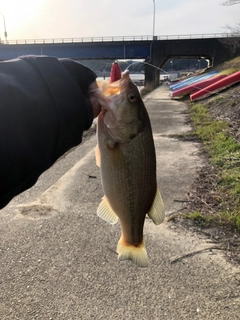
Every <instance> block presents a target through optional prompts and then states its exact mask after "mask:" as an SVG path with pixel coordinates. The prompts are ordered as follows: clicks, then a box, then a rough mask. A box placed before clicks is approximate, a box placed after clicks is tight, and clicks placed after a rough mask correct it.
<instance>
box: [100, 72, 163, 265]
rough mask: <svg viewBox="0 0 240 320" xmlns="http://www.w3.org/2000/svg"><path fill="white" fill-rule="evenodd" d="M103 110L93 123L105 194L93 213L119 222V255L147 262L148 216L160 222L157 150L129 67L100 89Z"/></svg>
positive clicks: (123, 258) (121, 257)
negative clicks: (145, 237) (146, 226)
mask: <svg viewBox="0 0 240 320" xmlns="http://www.w3.org/2000/svg"><path fill="white" fill-rule="evenodd" d="M102 97H103V98H102V99H100V100H99V103H100V104H101V106H102V110H101V112H100V114H99V116H98V122H97V147H96V164H97V165H98V166H99V167H100V175H101V182H102V188H103V192H104V196H103V198H102V201H101V202H100V204H99V206H98V209H97V215H98V216H99V217H100V218H102V219H103V220H105V221H107V222H109V223H111V224H115V223H117V222H118V220H119V221H120V225H121V237H120V240H119V241H118V244H117V250H116V251H117V253H118V259H119V260H120V261H124V260H131V261H132V262H133V263H134V264H135V265H136V266H138V267H147V266H148V256H147V251H146V246H145V241H144V239H143V229H144V223H145V218H146V215H148V216H149V218H150V219H152V221H153V222H154V223H155V224H156V225H158V224H160V223H162V222H163V221H164V204H163V200H162V196H161V193H160V191H159V188H158V186H157V177H156V153H155V146H154V140H153V134H152V128H151V123H150V119H149V115H148V112H147V110H146V107H145V105H144V103H143V100H142V98H141V96H140V93H139V90H138V88H137V86H136V85H135V84H134V83H133V82H132V80H131V79H130V76H129V71H125V72H123V73H122V75H121V79H120V80H118V81H116V82H113V83H110V84H105V85H103V87H102Z"/></svg>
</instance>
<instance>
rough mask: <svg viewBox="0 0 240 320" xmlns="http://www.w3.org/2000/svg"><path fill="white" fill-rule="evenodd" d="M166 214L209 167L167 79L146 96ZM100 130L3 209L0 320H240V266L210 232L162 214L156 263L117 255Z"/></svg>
mask: <svg viewBox="0 0 240 320" xmlns="http://www.w3.org/2000/svg"><path fill="white" fill-rule="evenodd" d="M145 104H146V106H147V109H148V111H149V114H150V118H151V121H152V127H153V131H154V139H155V144H156V151H157V162H158V183H159V186H160V190H161V192H162V196H163V200H164V202H165V207H166V213H167V215H169V214H171V213H173V212H176V211H177V210H180V209H181V203H180V202H176V201H174V200H177V199H184V198H185V197H186V193H187V192H188V191H189V190H190V188H191V184H192V182H193V181H194V176H195V174H196V171H197V170H198V169H199V168H200V167H201V159H200V158H199V157H198V145H197V144H196V143H193V142H188V141H181V140H180V139H178V138H177V135H178V134H181V133H184V132H187V131H188V130H189V129H190V128H189V127H188V125H186V123H185V114H184V111H185V110H186V106H185V104H183V103H181V102H177V101H171V100H170V99H169V97H168V88H167V87H166V86H162V87H160V88H158V89H156V90H155V91H154V92H152V93H151V94H149V95H148V96H147V97H146V98H145ZM95 145H96V137H95V136H91V137H90V138H87V139H86V141H85V142H84V144H82V145H81V146H79V147H77V148H75V149H74V150H73V151H72V152H69V153H68V154H67V155H66V156H65V157H63V158H62V159H61V160H60V161H58V162H57V163H56V164H55V165H54V166H53V167H52V168H51V169H50V170H48V171H47V172H46V173H44V174H43V175H42V176H41V178H40V179H39V181H38V183H37V184H36V185H35V186H34V187H33V188H32V189H31V190H29V191H27V192H25V193H23V194H22V195H20V196H18V197H16V198H15V199H14V200H13V201H12V202H11V203H10V204H9V205H8V206H7V207H6V208H5V209H4V210H2V211H0V319H1V320H6V319H9V320H13V319H21V320H33V319H46V320H47V319H54V320H55V319H56V320H57V319H64V320H70V319H76V320H77V319H84V320H88V319H97V320H98V319H104V320H106V319H108V320H110V319H117V320H145V319H146V320H149V319H151V320H155V319H156V320H159V319H166V320H180V319H188V320H194V319H198V320H199V319H201V320H207V319H208V320H215V319H216V320H226V319H231V320H234V319H239V310H240V288H239V270H237V269H236V268H234V267H233V266H232V265H231V264H229V263H227V262H226V261H225V259H224V256H223V255H222V252H221V251H219V250H212V252H210V251H203V252H202V253H201V254H195V255H191V256H186V257H185V258H182V259H180V260H177V258H178V257H181V256H183V255H186V254H188V253H191V252H195V251H197V250H200V249H203V248H207V247H211V246H212V244H211V243H209V242H208V241H207V240H206V239H205V238H204V237H203V236H202V237H200V236H199V235H197V234H194V233H191V231H189V230H185V229H182V228H181V227H176V226H173V225H172V224H171V223H170V222H164V223H163V224H162V225H160V226H155V225H154V224H153V223H152V222H151V221H150V220H147V221H146V224H145V229H144V233H145V239H146V246H147V251H148V256H149V263H150V266H149V268H147V269H139V268H136V267H135V266H134V265H133V264H132V263H131V262H129V261H126V262H119V261H118V260H117V255H116V253H115V250H116V245H117V242H118V239H119V236H120V226H119V224H117V225H114V226H111V225H109V224H107V223H106V222H104V221H102V220H101V219H99V218H98V217H97V215H96V208H97V206H98V204H99V202H100V199H101V197H102V195H103V194H102V189H101V182H100V176H99V169H98V168H97V167H96V165H95V159H94V147H95Z"/></svg>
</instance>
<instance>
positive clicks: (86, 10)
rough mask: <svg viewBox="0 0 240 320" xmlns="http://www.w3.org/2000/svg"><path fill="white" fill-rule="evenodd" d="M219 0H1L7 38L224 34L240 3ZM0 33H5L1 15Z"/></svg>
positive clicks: (239, 11) (236, 18) (238, 15)
mask: <svg viewBox="0 0 240 320" xmlns="http://www.w3.org/2000/svg"><path fill="white" fill-rule="evenodd" d="M222 2H223V0H155V24H154V23H153V20H154V19H153V17H154V1H153V0H120V1H116V0H0V12H1V13H2V14H3V15H4V17H5V24H6V31H7V34H8V40H20V39H52V38H82V37H109V36H146V35H153V29H154V35H156V36H161V35H184V34H212V33H224V32H228V30H227V29H226V28H225V26H226V25H230V26H232V27H234V26H236V24H237V23H239V22H240V4H236V5H233V6H222V5H221V3H222ZM0 37H1V39H2V40H5V37H4V23H3V17H2V16H1V15H0Z"/></svg>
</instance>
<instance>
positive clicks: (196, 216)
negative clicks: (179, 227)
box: [183, 212, 215, 228]
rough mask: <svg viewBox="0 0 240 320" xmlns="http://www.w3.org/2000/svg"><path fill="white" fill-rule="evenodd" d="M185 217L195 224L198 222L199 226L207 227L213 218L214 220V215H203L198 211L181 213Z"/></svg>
mask: <svg viewBox="0 0 240 320" xmlns="http://www.w3.org/2000/svg"><path fill="white" fill-rule="evenodd" d="M183 217H184V218H185V219H190V220H193V221H194V222H195V223H196V224H198V225H199V226H200V227H204V228H206V227H208V226H209V225H210V224H211V222H212V221H213V220H215V217H214V216H204V215H203V214H202V213H200V212H194V213H186V214H184V215H183Z"/></svg>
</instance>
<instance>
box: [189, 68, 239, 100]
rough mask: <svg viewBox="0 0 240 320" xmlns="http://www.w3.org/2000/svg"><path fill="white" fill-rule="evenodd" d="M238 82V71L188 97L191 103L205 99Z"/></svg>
mask: <svg viewBox="0 0 240 320" xmlns="http://www.w3.org/2000/svg"><path fill="white" fill-rule="evenodd" d="M237 82H240V71H237V72H235V73H233V74H231V75H229V76H227V77H225V78H223V79H221V80H219V81H217V82H214V83H213V84H211V85H209V86H207V87H206V88H204V89H201V90H198V91H196V92H194V93H192V94H191V95H190V99H191V101H196V100H200V99H203V98H206V97H208V96H210V95H212V94H214V93H217V92H219V91H222V90H224V89H226V88H228V87H231V86H232V85H233V84H235V83H237Z"/></svg>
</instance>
